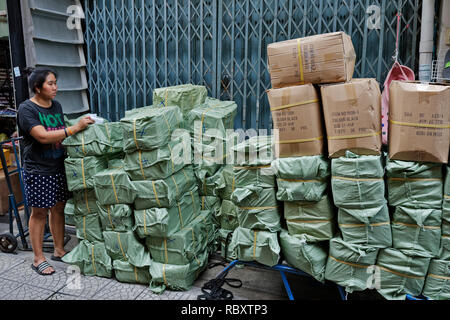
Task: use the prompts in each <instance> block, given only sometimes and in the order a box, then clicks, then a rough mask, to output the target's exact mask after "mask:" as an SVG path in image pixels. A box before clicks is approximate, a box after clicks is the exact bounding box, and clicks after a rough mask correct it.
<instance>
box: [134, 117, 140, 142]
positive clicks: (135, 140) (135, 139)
mask: <svg viewBox="0 0 450 320" xmlns="http://www.w3.org/2000/svg"><path fill="white" fill-rule="evenodd" d="M133 136H134V144H135V145H136V148H137V149H139V145H138V142H137V138H136V119H133Z"/></svg>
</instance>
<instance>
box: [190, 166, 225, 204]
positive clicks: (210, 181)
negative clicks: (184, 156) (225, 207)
mask: <svg viewBox="0 0 450 320" xmlns="http://www.w3.org/2000/svg"><path fill="white" fill-rule="evenodd" d="M222 170H223V169H222V168H219V170H218V171H217V172H216V173H214V174H213V175H212V176H208V175H207V174H206V175H204V176H203V177H200V175H201V173H200V174H199V172H198V171H197V172H196V176H197V182H198V190H199V193H200V195H201V196H211V197H216V196H217V195H218V194H217V192H216V188H217V185H218V183H219V180H220V177H221V176H222Z"/></svg>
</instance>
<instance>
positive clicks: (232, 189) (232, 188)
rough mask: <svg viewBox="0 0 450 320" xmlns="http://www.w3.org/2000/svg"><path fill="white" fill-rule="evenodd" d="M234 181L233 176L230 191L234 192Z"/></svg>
mask: <svg viewBox="0 0 450 320" xmlns="http://www.w3.org/2000/svg"><path fill="white" fill-rule="evenodd" d="M235 183H236V178H235V177H234V176H233V183H232V184H231V192H234V185H235Z"/></svg>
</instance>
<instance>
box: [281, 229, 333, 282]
mask: <svg viewBox="0 0 450 320" xmlns="http://www.w3.org/2000/svg"><path fill="white" fill-rule="evenodd" d="M280 247H281V253H282V254H283V256H284V257H285V258H286V262H287V263H288V264H290V265H291V266H293V267H294V268H297V269H300V270H302V271H304V272H306V273H307V274H309V275H311V276H312V277H314V279H316V280H317V281H320V282H322V283H324V282H325V265H326V263H327V257H328V251H327V249H326V247H325V246H324V245H323V243H307V242H306V238H297V237H293V236H290V235H289V233H288V232H287V231H286V230H284V229H283V230H281V233H280Z"/></svg>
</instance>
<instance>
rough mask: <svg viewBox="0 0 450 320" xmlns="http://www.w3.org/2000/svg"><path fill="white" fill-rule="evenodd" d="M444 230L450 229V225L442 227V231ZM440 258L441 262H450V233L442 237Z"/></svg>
mask: <svg viewBox="0 0 450 320" xmlns="http://www.w3.org/2000/svg"><path fill="white" fill-rule="evenodd" d="M444 228H447V229H450V225H447V226H446V227H445V226H444V225H442V231H444ZM439 258H440V259H441V260H449V261H450V233H447V234H443V235H442V237H441V248H440V250H439Z"/></svg>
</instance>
